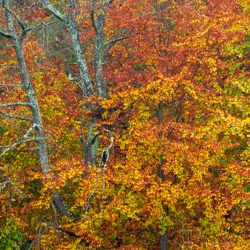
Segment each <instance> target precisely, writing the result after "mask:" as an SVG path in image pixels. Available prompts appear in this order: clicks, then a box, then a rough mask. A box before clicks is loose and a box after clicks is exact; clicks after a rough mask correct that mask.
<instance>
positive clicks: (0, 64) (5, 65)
mask: <svg viewBox="0 0 250 250" xmlns="http://www.w3.org/2000/svg"><path fill="white" fill-rule="evenodd" d="M0 66H3V67H9V68H12V69H18V68H17V67H14V66H11V65H8V64H2V63H0Z"/></svg>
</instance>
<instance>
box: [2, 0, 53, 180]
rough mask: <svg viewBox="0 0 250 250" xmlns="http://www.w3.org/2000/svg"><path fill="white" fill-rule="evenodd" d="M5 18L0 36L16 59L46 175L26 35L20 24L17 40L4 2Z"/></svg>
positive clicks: (43, 139)
mask: <svg viewBox="0 0 250 250" xmlns="http://www.w3.org/2000/svg"><path fill="white" fill-rule="evenodd" d="M4 7H5V17H6V23H7V28H8V33H5V32H1V33H0V35H1V36H3V37H6V38H8V39H9V41H10V42H11V43H12V44H13V46H14V49H15V52H16V58H17V62H18V70H19V72H20V73H21V78H22V86H21V87H22V88H23V89H24V90H25V93H26V95H27V99H28V104H29V105H28V107H29V108H30V109H31V112H32V122H33V124H34V125H35V134H36V143H37V152H38V156H39V161H40V167H41V171H42V173H43V174H45V175H46V174H47V173H48V168H49V160H48V154H47V146H46V141H45V135H44V127H43V123H42V117H41V113H40V109H39V105H38V102H37V99H36V95H35V91H34V89H33V87H32V84H31V81H30V77H29V72H28V68H27V65H26V62H25V57H24V53H23V48H22V42H23V37H24V35H25V33H26V31H25V28H24V25H23V24H22V23H21V22H20V23H19V24H20V25H21V26H22V33H21V35H20V37H19V38H18V36H17V33H16V30H15V28H14V25H13V22H12V18H11V14H10V11H9V6H8V1H7V0H6V1H5V5H4Z"/></svg>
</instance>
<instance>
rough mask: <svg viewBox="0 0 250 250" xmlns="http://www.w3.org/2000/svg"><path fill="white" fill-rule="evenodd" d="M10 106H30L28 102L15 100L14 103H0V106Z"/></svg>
mask: <svg viewBox="0 0 250 250" xmlns="http://www.w3.org/2000/svg"><path fill="white" fill-rule="evenodd" d="M10 106H25V107H30V108H31V107H32V106H31V104H30V103H22V102H16V103H7V104H0V107H5V108H6V107H10Z"/></svg>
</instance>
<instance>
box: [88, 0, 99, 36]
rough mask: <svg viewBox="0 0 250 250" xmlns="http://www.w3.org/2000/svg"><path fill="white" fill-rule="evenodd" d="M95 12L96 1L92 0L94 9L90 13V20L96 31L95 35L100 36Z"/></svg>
mask: <svg viewBox="0 0 250 250" xmlns="http://www.w3.org/2000/svg"><path fill="white" fill-rule="evenodd" d="M94 11H95V0H92V9H91V12H90V19H91V21H92V24H93V27H94V29H95V33H96V34H98V33H99V31H98V29H97V27H96V24H95V17H94Z"/></svg>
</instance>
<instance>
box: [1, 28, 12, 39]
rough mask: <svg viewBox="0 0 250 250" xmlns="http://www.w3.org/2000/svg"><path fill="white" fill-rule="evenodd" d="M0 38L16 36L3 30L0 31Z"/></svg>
mask: <svg viewBox="0 0 250 250" xmlns="http://www.w3.org/2000/svg"><path fill="white" fill-rule="evenodd" d="M0 36H3V37H6V38H8V39H11V38H14V36H12V35H11V34H9V33H6V32H4V31H1V30H0Z"/></svg>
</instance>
